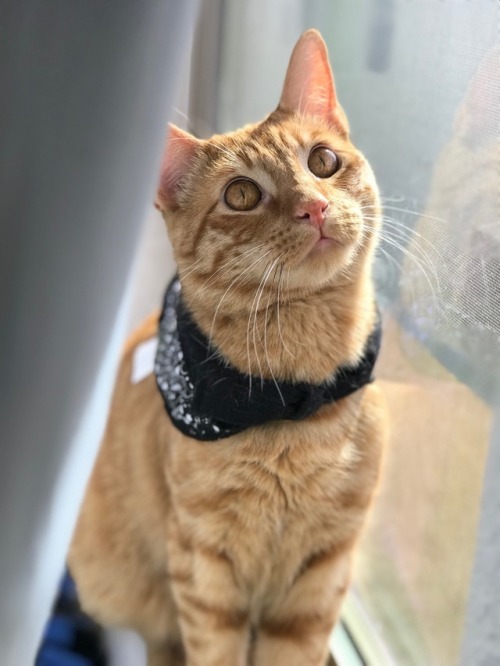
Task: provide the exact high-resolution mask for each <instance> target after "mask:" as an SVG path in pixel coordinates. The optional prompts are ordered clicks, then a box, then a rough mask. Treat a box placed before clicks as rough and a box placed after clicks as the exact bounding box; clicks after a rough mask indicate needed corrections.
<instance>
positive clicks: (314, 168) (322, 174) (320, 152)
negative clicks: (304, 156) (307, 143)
mask: <svg viewBox="0 0 500 666" xmlns="http://www.w3.org/2000/svg"><path fill="white" fill-rule="evenodd" d="M307 166H308V167H309V169H310V170H311V172H312V173H313V174H314V175H315V176H317V177H318V178H330V176H333V174H334V173H335V172H336V171H338V170H339V168H340V160H339V158H338V157H337V155H335V153H334V152H333V150H330V148H325V146H316V148H313V150H311V153H310V155H309V159H308V160H307Z"/></svg>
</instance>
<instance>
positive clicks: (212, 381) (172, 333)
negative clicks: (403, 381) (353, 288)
mask: <svg viewBox="0 0 500 666" xmlns="http://www.w3.org/2000/svg"><path fill="white" fill-rule="evenodd" d="M380 341H381V325H380V317H377V324H376V326H375V329H374V330H373V332H372V333H371V335H370V336H369V337H368V339H367V341H366V345H365V350H364V353H363V357H362V358H361V360H360V361H359V363H358V364H357V365H355V366H345V367H341V368H338V369H337V371H336V372H335V373H334V374H333V375H332V377H331V378H330V379H329V380H328V381H326V382H323V383H322V384H309V383H306V382H300V383H292V382H282V381H278V382H274V381H272V380H267V379H264V380H261V378H260V377H250V376H249V375H246V374H243V373H241V372H239V371H238V370H236V369H235V368H233V367H231V366H230V365H228V364H227V363H226V362H225V361H224V359H222V358H221V356H220V354H219V353H218V351H217V350H216V349H215V348H214V347H212V346H210V344H209V341H208V339H207V337H206V336H205V335H204V333H202V331H201V330H200V329H199V328H198V326H197V325H196V323H195V322H194V321H193V319H192V317H191V315H190V313H189V311H188V310H187V308H186V307H185V304H184V302H183V299H182V291H181V284H180V282H179V279H178V277H177V276H175V277H174V279H173V280H172V282H171V283H170V285H169V286H168V288H167V292H166V295H165V300H164V305H163V312H162V315H161V318H160V328H159V340H158V350H157V353H156V359H155V375H156V382H157V385H158V388H159V390H160V393H161V395H162V397H163V401H164V403H165V408H166V410H167V413H168V415H169V416H170V418H171V420H172V422H173V424H174V425H175V426H176V428H178V429H179V430H180V431H181V432H182V433H184V434H185V435H187V436H188V437H192V438H193V439H198V440H200V441H215V440H219V439H223V438H225V437H231V436H232V435H236V434H237V433H240V432H242V431H243V430H246V429H247V428H252V427H255V426H258V425H262V424H264V423H268V422H269V421H280V420H292V421H296V420H300V419H305V418H307V417H308V416H311V414H314V412H316V411H317V410H318V409H319V408H320V407H322V406H323V405H326V404H330V403H332V402H336V401H338V400H341V399H342V398H345V397H346V396H348V395H350V394H351V393H354V392H355V391H357V390H358V389H360V388H361V387H363V386H364V385H365V384H368V383H370V382H371V381H373V376H372V371H373V366H374V365H375V361H376V360H377V356H378V352H379V349H380Z"/></svg>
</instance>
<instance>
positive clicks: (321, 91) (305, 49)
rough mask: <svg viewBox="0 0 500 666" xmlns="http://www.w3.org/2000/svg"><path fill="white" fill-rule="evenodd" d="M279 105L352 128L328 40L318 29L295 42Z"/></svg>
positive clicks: (341, 128)
mask: <svg viewBox="0 0 500 666" xmlns="http://www.w3.org/2000/svg"><path fill="white" fill-rule="evenodd" d="M278 108H280V109H283V110H286V111H295V112H296V113H300V114H303V115H311V116H317V117H319V118H321V119H322V120H325V121H326V122H328V123H330V124H333V125H335V126H336V127H337V128H338V129H340V130H341V131H342V132H344V133H345V134H347V133H348V132H349V125H348V123H347V118H346V117H345V114H344V112H343V110H342V108H341V107H340V105H339V103H338V101H337V96H336V94H335V83H334V80H333V74H332V68H331V67H330V62H329V60H328V51H327V49H326V44H325V42H324V41H323V38H322V37H321V35H320V34H319V32H318V31H317V30H307V31H306V32H305V33H304V34H303V35H302V37H301V38H300V39H299V41H298V42H297V44H296V45H295V48H294V49H293V52H292V56H291V58H290V63H289V64H288V70H287V73H286V77H285V85H284V86H283V92H282V94H281V99H280V103H279V107H278Z"/></svg>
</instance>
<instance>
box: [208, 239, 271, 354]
mask: <svg viewBox="0 0 500 666" xmlns="http://www.w3.org/2000/svg"><path fill="white" fill-rule="evenodd" d="M270 252H271V250H268V251H267V252H266V253H265V254H264V255H262V256H260V257H258V258H257V259H256V260H255V261H254V262H252V263H251V264H250V265H249V266H247V267H246V268H245V270H244V271H242V272H241V273H239V274H238V275H237V276H236V277H235V278H234V280H233V281H232V282H231V283H230V284H229V287H228V288H227V289H226V291H225V292H224V293H223V295H222V296H221V298H220V300H219V303H218V305H217V307H216V309H215V313H214V318H213V319H212V326H211V328H210V336H209V339H208V341H209V346H210V345H211V343H212V336H213V333H214V327H215V320H216V319H217V314H218V312H219V309H220V307H221V305H222V303H223V301H224V299H225V298H226V296H227V295H228V293H229V291H230V290H231V288H232V287H233V285H234V284H235V283H236V282H238V280H240V279H241V278H242V277H243V275H245V273H247V272H248V271H249V270H250V269H251V268H252V267H253V266H255V265H256V264H258V263H259V261H262V260H263V259H265V257H267V256H268V255H269V254H270Z"/></svg>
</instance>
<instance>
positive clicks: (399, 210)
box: [361, 204, 446, 223]
mask: <svg viewBox="0 0 500 666" xmlns="http://www.w3.org/2000/svg"><path fill="white" fill-rule="evenodd" d="M369 208H371V209H372V210H376V208H377V207H376V206H361V209H362V210H365V209H369ZM382 208H383V209H384V210H391V211H395V212H397V213H404V214H408V215H415V216H417V217H420V218H422V219H427V220H431V221H432V222H441V223H445V222H446V220H445V219H443V218H441V217H436V216H435V215H429V214H428V213H424V212H422V211H419V210H411V209H410V208H400V207H399V206H391V205H385V204H384V205H383V206H382Z"/></svg>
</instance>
